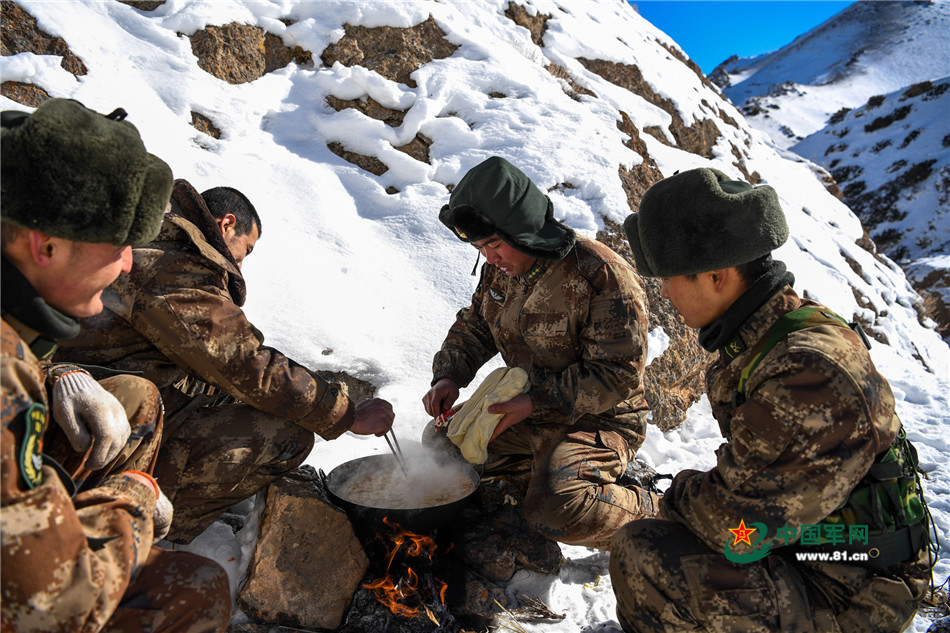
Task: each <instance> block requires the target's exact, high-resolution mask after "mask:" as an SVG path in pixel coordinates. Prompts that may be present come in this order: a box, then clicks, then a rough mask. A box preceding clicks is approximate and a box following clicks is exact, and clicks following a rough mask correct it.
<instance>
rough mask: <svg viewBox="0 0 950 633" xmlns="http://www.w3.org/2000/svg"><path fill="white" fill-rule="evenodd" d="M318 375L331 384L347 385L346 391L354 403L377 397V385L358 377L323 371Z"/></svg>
mask: <svg viewBox="0 0 950 633" xmlns="http://www.w3.org/2000/svg"><path fill="white" fill-rule="evenodd" d="M317 375H319V376H320V377H321V378H323V379H324V380H327V381H330V382H342V383H343V384H344V385H346V391H347V393H348V394H349V396H350V399H351V400H353V402H359V401H360V400H365V399H366V398H372V397H373V396H375V395H376V385H374V384H373V383H371V382H368V381H366V380H361V379H360V378H357V377H356V376H351V375H350V374H348V373H346V372H345V371H331V370H328V369H321V370H319V371H318V372H317Z"/></svg>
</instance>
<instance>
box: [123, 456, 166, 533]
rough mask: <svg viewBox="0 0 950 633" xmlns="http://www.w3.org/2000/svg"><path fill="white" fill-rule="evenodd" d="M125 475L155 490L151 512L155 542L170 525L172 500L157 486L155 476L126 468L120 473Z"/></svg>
mask: <svg viewBox="0 0 950 633" xmlns="http://www.w3.org/2000/svg"><path fill="white" fill-rule="evenodd" d="M122 474H123V475H125V476H126V477H131V478H132V479H135V480H137V481H140V482H142V483H143V484H145V485H146V486H149V487H150V488H151V489H152V490H154V491H155V512H154V513H153V514H152V533H153V535H152V542H153V543H157V542H159V541H160V540H162V539H163V538H165V537H166V536H168V530H169V529H170V528H171V526H172V519H173V518H174V516H175V509H174V508H173V507H172V502H171V501H169V499H168V497H166V496H165V493H164V492H163V491H162V489H161V488H159V486H158V482H157V481H155V478H154V477H152V476H151V475H149V474H148V473H145V472H142V471H141V470H127V471H125V472H123V473H122Z"/></svg>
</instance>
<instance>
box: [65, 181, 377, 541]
mask: <svg viewBox="0 0 950 633" xmlns="http://www.w3.org/2000/svg"><path fill="white" fill-rule="evenodd" d="M171 205H172V208H171V212H170V213H169V214H167V215H166V217H165V221H164V223H163V224H162V228H161V231H160V232H159V234H158V237H157V238H155V240H154V241H152V242H151V243H150V244H146V245H143V246H137V247H135V248H134V249H133V250H132V257H133V260H134V263H135V265H134V267H133V270H132V273H131V274H130V275H125V276H123V277H121V278H120V279H118V280H117V281H116V282H115V283H114V284H112V285H111V286H110V287H109V288H107V289H106V291H105V292H104V293H103V303H104V304H105V310H103V311H102V312H101V313H100V314H99V315H97V316H95V317H93V318H90V319H84V320H83V321H82V327H83V331H82V333H81V334H80V335H79V336H78V337H76V338H75V339H73V340H71V341H69V342H68V343H67V344H64V345H63V346H62V347H61V348H60V351H59V353H58V354H57V357H56V358H57V360H63V361H71V362H78V363H91V364H94V365H104V366H107V367H110V368H112V369H118V370H137V371H141V372H143V374H144V376H145V377H146V378H148V379H150V380H152V381H154V382H155V384H156V385H158V387H159V388H160V389H161V393H162V398H163V400H164V402H165V416H166V417H165V432H164V435H163V439H162V448H161V452H160V454H159V459H158V464H157V466H156V470H155V474H156V476H157V477H158V479H159V480H160V481H161V482H162V487H163V488H164V490H165V491H166V493H167V494H168V497H169V498H170V499H171V501H172V503H173V505H174V507H175V521H174V524H173V525H172V530H171V532H170V533H169V536H168V539H169V540H170V541H173V542H177V543H189V542H191V541H192V540H193V539H194V538H195V537H196V536H198V535H199V534H201V533H202V532H203V531H204V530H205V529H206V528H208V526H210V525H211V524H212V523H213V522H214V520H215V519H216V518H217V517H218V516H219V515H220V514H221V513H222V511H224V510H226V509H228V508H229V507H231V506H234V505H235V504H238V503H240V502H241V501H243V500H244V499H246V498H248V497H249V496H251V495H253V494H254V493H256V492H257V491H258V490H260V489H262V488H264V487H266V486H267V485H268V484H269V483H270V482H271V481H274V480H275V479H277V478H279V477H281V476H283V475H284V474H286V473H287V472H289V471H291V470H293V469H294V468H296V467H297V466H298V465H300V464H301V463H302V462H303V461H304V459H306V457H307V455H308V454H309V453H310V450H311V448H313V443H314V433H317V434H319V435H320V436H321V437H323V438H324V439H327V440H330V439H333V438H335V437H337V436H339V435H341V434H342V433H343V432H345V431H352V432H354V433H357V434H361V435H370V434H375V435H383V434H385V433H386V431H388V430H389V428H390V427H391V426H392V422H393V411H392V406H391V405H390V404H389V403H388V402H386V401H385V400H380V399H378V398H372V399H368V400H364V401H362V402H359V403H354V402H353V401H352V400H350V398H349V397H348V396H347V392H346V389H345V387H344V386H343V385H342V384H337V383H328V382H327V381H325V380H323V379H322V378H321V377H320V376H318V375H317V374H316V373H315V372H312V371H310V370H309V369H307V368H306V367H304V366H303V365H301V364H299V363H297V362H295V361H294V360H292V359H291V358H288V357H287V356H285V355H284V354H282V353H281V352H279V351H278V350H276V349H274V348H272V347H268V346H266V345H264V337H263V335H262V334H261V332H260V331H259V330H258V329H257V328H255V327H254V326H253V325H252V324H251V323H250V321H248V319H247V317H245V315H244V311H243V310H242V309H241V306H242V305H243V304H244V299H245V284H244V277H243V276H242V275H241V266H242V263H243V261H244V258H245V257H246V256H247V255H249V254H250V253H251V251H252V250H253V248H254V246H255V244H256V243H257V240H258V238H259V237H260V235H261V220H260V216H259V215H258V213H257V211H256V209H255V208H254V206H253V205H252V204H251V202H250V201H249V200H248V199H247V198H246V197H245V196H244V195H243V194H242V193H241V192H239V191H237V190H236V189H232V188H229V187H216V188H214V189H210V190H208V191H205V192H204V193H203V194H199V193H198V192H197V191H196V190H195V188H194V187H192V186H191V185H190V184H189V183H188V182H186V181H185V180H176V181H175V184H174V188H173V190H172V198H171Z"/></svg>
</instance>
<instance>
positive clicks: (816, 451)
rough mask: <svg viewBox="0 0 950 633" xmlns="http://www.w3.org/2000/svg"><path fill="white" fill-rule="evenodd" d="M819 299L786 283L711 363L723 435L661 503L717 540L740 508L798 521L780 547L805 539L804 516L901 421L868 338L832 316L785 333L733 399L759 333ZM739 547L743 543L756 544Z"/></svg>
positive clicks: (817, 516) (842, 488)
mask: <svg viewBox="0 0 950 633" xmlns="http://www.w3.org/2000/svg"><path fill="white" fill-rule="evenodd" d="M817 305H818V304H816V303H814V302H813V301H808V300H802V299H800V298H799V297H798V295H797V294H796V293H795V291H794V290H792V288H791V287H790V286H786V287H785V288H784V289H782V290H781V291H779V292H778V293H776V294H774V295H773V296H772V297H771V298H770V299H769V300H768V301H766V303H765V304H764V305H763V306H762V307H761V308H759V309H758V310H757V311H756V312H755V313H754V314H752V316H750V317H749V318H748V319H747V320H746V322H745V324H744V325H743V326H742V327H741V328H740V329H739V331H738V332H737V335H738V336H739V337H740V338H741V341H742V344H743V345H744V347H745V351H743V352H741V353H740V354H739V355H738V356H736V357H734V358H733V360H732V361H731V362H724V361H723V358H724V355H723V353H722V352H721V351H720V358H719V360H718V361H717V362H716V364H714V365H713V367H712V368H711V369H710V370H709V372H708V373H707V376H706V388H707V394H708V396H709V401H710V404H711V405H712V411H713V415H714V416H715V417H716V419H717V421H718V422H719V426H720V429H721V431H722V434H723V436H724V437H725V438H726V443H725V444H722V445H721V446H720V447H719V448H718V449H717V450H716V455H717V462H716V466H715V468H713V469H712V470H710V471H708V472H705V473H703V472H698V471H695V470H685V471H682V472H680V473H679V474H678V475H677V476H676V478H675V479H674V481H673V484H672V486H671V487H670V489H669V491H667V493H666V495H665V496H664V498H663V499H664V500H663V503H664V507H663V510H662V511H663V513H664V516H665V518H668V519H675V520H677V521H679V522H681V523H683V524H685V525H686V526H688V527H689V528H690V529H691V530H692V531H693V532H694V533H696V535H697V536H699V537H700V538H701V539H702V540H703V541H704V542H705V543H706V544H707V545H709V546H710V547H711V548H713V550H715V551H723V548H724V546H725V544H726V541H727V540H728V541H729V542H730V546H732V545H733V535H732V533H731V532H729V529H730V528H736V527H738V526H739V521H740V519H741V520H744V521H745V524H746V525H747V526H748V525H749V524H751V523H755V522H760V523H763V524H765V525H766V526H767V527H768V530H769V533H768V536H769V537H774V536H776V530H778V529H780V528H783V527H785V526H787V527H788V529H789V530H790V531H794V533H795V534H796V536H794V538H791V539H788V540H787V541H786V540H784V539H783V540H779V539H776V540H774V541H773V542H772V546H773V548H774V547H778V546H781V545H784V544H786V543H787V544H792V543H794V542H795V541H797V540H799V539H800V536H801V530H800V528H801V526H802V525H817V524H819V523H820V522H821V521H822V520H823V519H824V518H826V517H827V516H828V515H829V514H831V513H832V512H833V511H834V510H835V509H836V508H837V507H838V506H839V505H840V504H841V502H842V501H844V500H845V499H846V498H847V497H848V495H849V494H850V492H851V490H852V489H854V487H855V485H856V484H857V483H858V482H859V481H860V480H861V478H862V477H864V475H865V474H866V473H867V472H868V469H869V468H870V466H871V463H872V462H873V461H874V459H875V456H876V455H878V454H879V453H881V452H883V451H885V450H886V449H887V448H888V446H889V445H890V443H891V441H892V440H893V439H894V438H895V437H896V435H897V432H898V430H899V428H900V420H899V419H898V417H897V414H896V413H895V410H894V396H893V394H892V393H891V388H890V385H888V383H887V381H886V380H885V379H884V378H883V377H882V376H881V375H880V374H879V373H878V372H877V370H876V369H875V368H874V364H873V363H872V362H871V357H870V355H869V354H868V351H867V348H866V347H865V346H864V343H863V342H862V341H861V339H860V337H859V336H858V335H857V334H855V332H853V331H852V330H850V329H847V328H840V327H834V326H831V325H821V326H817V327H811V328H808V329H804V330H799V331H796V332H792V333H791V334H789V336H788V337H787V338H785V339H784V340H782V341H781V342H779V343H778V345H776V346H775V347H774V348H773V349H772V350H771V351H770V352H769V353H768V354H767V355H766V356H765V357H764V358H763V359H762V361H761V363H760V364H759V365H758V367H756V369H755V370H754V371H753V372H752V374H751V376H750V377H749V379H748V382H747V384H746V390H745V392H746V396H747V401H746V402H745V403H744V404H741V405H739V406H734V405H733V394H734V393H735V392H736V388H737V386H738V382H739V375H740V373H741V372H742V370H743V368H744V367H745V366H746V365H747V364H748V363H749V361H750V360H751V358H750V356H751V355H752V348H753V347H754V346H755V344H756V342H757V341H758V340H759V339H760V338H761V337H762V336H764V335H765V334H766V333H767V332H768V330H769V329H770V328H771V326H772V325H773V324H774V323H775V322H776V321H777V320H778V319H779V318H780V317H781V316H782V315H783V314H785V313H787V312H791V311H792V310H795V309H797V308H799V307H803V306H817ZM733 340H734V339H733ZM741 346H742V345H740V347H741ZM785 534H786V535H791V534H792V532H785ZM758 537H759V535H758V534H756V535H754V537H753V539H752V541H753V543H755V540H756V539H757V538H758ZM733 551H735V552H737V553H740V554H741V553H744V552H746V551H748V545H745V544H743V543H739V544H738V545H736V546H735V547H733Z"/></svg>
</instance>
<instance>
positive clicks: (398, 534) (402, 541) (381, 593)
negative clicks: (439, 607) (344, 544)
mask: <svg viewBox="0 0 950 633" xmlns="http://www.w3.org/2000/svg"><path fill="white" fill-rule="evenodd" d="M383 522H384V523H386V525H388V526H389V527H391V528H392V530H393V535H392V537H391V540H392V544H393V545H392V549H390V551H389V553H388V554H387V555H386V575H385V576H384V577H382V578H377V579H376V580H373V581H371V582H368V583H366V584H364V585H363V587H365V588H366V589H370V590H372V591H373V595H374V596H375V597H376V599H377V600H378V601H379V602H380V603H381V604H382V605H384V606H385V607H386V608H388V609H389V610H390V611H392V612H393V613H394V614H396V615H401V616H405V617H409V618H411V617H416V616H418V615H419V613H420V608H419V607H418V606H411V605H410V604H407V603H408V602H411V603H415V604H418V605H420V606H422V607H423V608H425V610H426V615H427V616H428V617H429V619H430V620H432V621H433V622H435V617H434V616H433V615H432V612H431V611H430V610H429V609H428V608H427V607H425V606H424V604H423V603H424V602H425V599H426V596H425V595H424V594H425V592H424V591H423V589H424V588H422V587H420V586H419V585H420V583H419V580H420V579H419V575H418V574H417V573H416V572H415V571H414V570H413V569H412V568H411V567H408V566H407V567H406V573H405V576H404V577H403V578H401V579H399V580H398V581H396V580H395V577H394V576H393V573H392V571H391V568H392V565H393V561H394V560H395V559H396V556H397V554H399V553H402V555H403V558H409V559H411V558H421V557H424V558H426V559H428V560H432V557H433V555H434V554H435V550H436V543H435V541H434V540H433V539H432V538H430V537H428V536H424V535H422V534H415V533H414V532H409V531H408V530H404V529H403V528H402V527H401V526H400V525H399V524H398V523H395V522H393V521H390V520H389V518H388V517H385V518H383ZM434 580H435V582H436V583H438V585H439V589H438V592H437V593H438V597H439V602H440V603H441V604H443V605H444V604H445V592H446V590H447V589H448V585H447V584H445V583H444V582H442V581H441V580H439V579H438V578H435V579H434ZM436 624H438V622H436Z"/></svg>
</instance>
